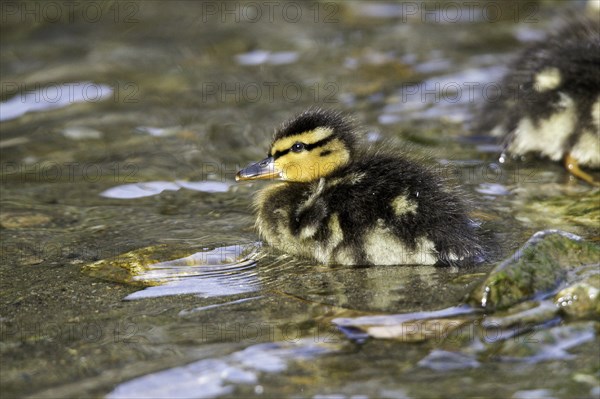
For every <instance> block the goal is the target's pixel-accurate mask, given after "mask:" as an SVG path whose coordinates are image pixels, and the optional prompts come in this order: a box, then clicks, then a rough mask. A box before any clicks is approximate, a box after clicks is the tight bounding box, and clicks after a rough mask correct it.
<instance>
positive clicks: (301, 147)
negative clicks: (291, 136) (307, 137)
mask: <svg viewBox="0 0 600 399" xmlns="http://www.w3.org/2000/svg"><path fill="white" fill-rule="evenodd" d="M303 150H304V143H294V145H293V146H292V151H293V152H301V151H303Z"/></svg>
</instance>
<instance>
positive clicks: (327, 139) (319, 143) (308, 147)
mask: <svg viewBox="0 0 600 399" xmlns="http://www.w3.org/2000/svg"><path fill="white" fill-rule="evenodd" d="M334 138H335V137H334V136H333V134H332V135H329V136H327V137H325V138H324V139H321V140H319V141H317V142H314V143H312V144H304V149H305V150H307V151H310V150H313V149H315V148H318V147H322V146H324V145H325V144H327V143H329V142H330V141H331V140H333V139H334ZM290 151H291V148H287V149H285V150H282V151H277V152H275V154H273V159H277V158H279V157H282V156H284V155H285V154H287V153H288V152H290Z"/></svg>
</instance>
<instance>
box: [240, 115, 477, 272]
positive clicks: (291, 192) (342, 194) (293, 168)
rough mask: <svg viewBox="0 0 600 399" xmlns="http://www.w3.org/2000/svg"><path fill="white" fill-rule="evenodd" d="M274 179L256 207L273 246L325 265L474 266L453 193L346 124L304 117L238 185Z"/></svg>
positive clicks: (336, 118)
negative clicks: (364, 141)
mask: <svg viewBox="0 0 600 399" xmlns="http://www.w3.org/2000/svg"><path fill="white" fill-rule="evenodd" d="M256 179H279V180H283V182H281V183H277V184H274V185H272V186H269V187H267V188H265V189H264V190H262V191H261V192H260V193H259V194H258V196H257V198H256V201H255V205H256V208H257V211H258V215H257V222H256V224H257V227H258V231H259V233H260V235H261V236H262V238H263V239H264V240H265V241H266V242H268V243H269V244H271V245H272V246H274V247H276V248H278V249H279V250H282V251H284V252H287V253H289V254H293V255H297V256H300V257H304V258H309V259H313V260H316V261H317V262H320V263H324V264H346V265H394V264H436V263H440V264H462V263H465V262H467V261H474V260H481V256H482V249H481V246H480V244H479V240H478V238H477V236H476V232H475V229H476V225H475V223H474V222H473V221H472V220H470V219H469V217H468V216H467V210H468V209H467V205H466V202H465V201H464V200H463V199H462V196H461V194H460V193H458V192H457V191H455V190H453V189H451V188H449V187H447V186H445V184H444V182H443V180H442V178H440V177H439V176H437V175H436V174H435V173H433V171H432V170H430V169H428V168H426V167H424V166H421V165H419V164H416V163H414V162H413V161H411V160H408V159H407V158H405V157H404V156H402V155H401V154H399V153H398V152H396V151H394V150H392V149H389V148H383V146H379V147H374V146H371V147H367V146H365V145H363V144H362V143H361V139H360V136H359V134H358V131H357V129H356V127H355V125H354V123H353V122H352V120H350V119H349V118H347V117H345V116H343V115H342V114H340V113H338V112H334V111H327V110H322V109H310V110H308V111H305V112H303V113H301V114H299V115H298V116H297V117H296V118H294V119H292V120H290V121H288V122H287V123H284V124H283V125H282V126H281V127H280V128H279V129H278V130H277V131H276V133H275V136H274V139H273V142H272V144H271V149H270V150H269V153H268V157H267V158H266V159H264V160H262V161H260V162H257V163H255V164H252V165H250V166H248V167H246V168H245V169H242V170H241V171H239V172H238V174H237V176H236V180H238V181H239V180H256Z"/></svg>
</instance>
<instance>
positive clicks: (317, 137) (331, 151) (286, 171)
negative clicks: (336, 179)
mask: <svg viewBox="0 0 600 399" xmlns="http://www.w3.org/2000/svg"><path fill="white" fill-rule="evenodd" d="M332 133H333V132H332V130H331V129H326V128H317V129H314V130H311V131H308V132H304V133H301V134H297V135H294V136H291V137H285V138H283V139H281V140H277V141H276V142H275V143H274V144H273V147H272V149H271V154H276V153H277V152H280V151H287V150H289V149H290V148H291V147H292V146H293V145H294V144H295V143H297V142H301V143H304V144H307V145H310V144H314V143H316V142H318V141H321V140H323V139H326V138H327V137H329V136H331V134H332ZM349 160H350V153H349V152H348V149H347V148H346V146H345V145H344V143H343V142H342V141H341V140H340V139H337V138H335V139H333V140H331V141H329V142H327V143H325V144H323V145H322V146H319V147H315V148H312V149H310V150H306V149H305V150H303V151H300V152H293V151H287V152H286V153H285V154H284V155H281V156H279V157H278V158H277V159H275V170H277V171H279V172H280V173H281V178H282V179H283V180H287V181H295V182H310V181H314V180H318V179H320V178H321V177H325V176H327V175H329V174H330V173H331V172H333V171H334V170H335V169H337V168H338V167H340V166H343V165H345V164H346V163H348V161H349Z"/></svg>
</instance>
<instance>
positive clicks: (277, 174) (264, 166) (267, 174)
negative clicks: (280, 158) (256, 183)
mask: <svg viewBox="0 0 600 399" xmlns="http://www.w3.org/2000/svg"><path fill="white" fill-rule="evenodd" d="M281 177H282V171H281V170H279V169H278V168H277V166H276V165H275V159H274V158H273V157H267V158H265V159H263V160H262V161H260V162H256V163H253V164H250V165H248V166H246V167H245V168H244V169H242V170H240V171H239V172H238V173H237V174H236V175H235V180H236V181H243V180H268V179H281Z"/></svg>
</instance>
